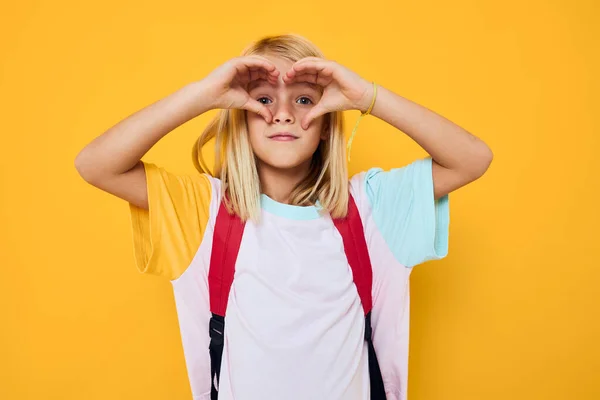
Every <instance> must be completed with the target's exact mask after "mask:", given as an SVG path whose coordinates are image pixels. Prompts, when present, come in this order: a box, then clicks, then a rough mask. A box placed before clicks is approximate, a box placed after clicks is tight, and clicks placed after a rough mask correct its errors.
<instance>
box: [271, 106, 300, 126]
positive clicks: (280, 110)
mask: <svg viewBox="0 0 600 400" xmlns="http://www.w3.org/2000/svg"><path fill="white" fill-rule="evenodd" d="M294 121H295V118H294V114H293V112H292V111H291V110H290V108H289V106H287V105H285V104H279V105H278V106H277V109H276V110H275V113H274V114H273V122H274V123H276V124H283V123H285V124H293V123H294Z"/></svg>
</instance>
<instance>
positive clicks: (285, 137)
mask: <svg viewBox="0 0 600 400" xmlns="http://www.w3.org/2000/svg"><path fill="white" fill-rule="evenodd" d="M269 139H273V140H279V141H289V140H296V139H298V136H296V135H294V134H293V133H291V132H276V133H274V134H272V135H269Z"/></svg>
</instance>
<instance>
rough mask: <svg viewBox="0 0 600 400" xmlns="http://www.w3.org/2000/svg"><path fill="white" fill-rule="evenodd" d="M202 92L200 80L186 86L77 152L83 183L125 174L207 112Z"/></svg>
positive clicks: (119, 124) (77, 165) (76, 164)
mask: <svg viewBox="0 0 600 400" xmlns="http://www.w3.org/2000/svg"><path fill="white" fill-rule="evenodd" d="M204 91H205V89H204V88H203V85H202V82H201V81H200V82H194V83H190V84H188V85H186V86H184V87H183V88H181V89H179V90H177V91H176V92H174V93H172V94H170V95H169V96H167V97H164V98H163V99H161V100H158V101H157V102H155V103H153V104H150V105H148V106H147V107H145V108H143V109H141V110H139V111H137V112H136V113H134V114H132V115H130V116H129V117H127V118H125V119H123V120H122V121H120V122H119V123H117V124H116V125H114V126H113V127H111V128H110V129H108V130H107V131H106V132H104V133H103V134H102V135H100V136H98V137H96V138H95V139H94V140H93V141H91V142H90V143H89V144H88V145H87V146H85V147H84V148H83V149H82V150H81V151H80V152H79V154H78V155H77V158H76V160H75V166H76V168H77V170H78V172H79V173H80V174H81V176H82V177H83V178H84V179H86V180H94V179H102V178H103V177H106V176H110V175H119V174H122V173H124V172H127V171H128V170H130V169H131V168H133V167H134V166H135V165H136V164H137V163H138V162H139V161H140V159H141V158H142V156H143V155H144V154H146V153H147V152H148V150H150V148H152V146H154V145H155V144H156V143H157V142H158V141H159V140H160V139H161V138H163V137H164V136H165V135H167V133H169V132H171V131H172V130H173V129H175V128H176V127H178V126H180V125H182V124H184V123H185V122H187V121H189V120H191V119H193V118H194V117H196V116H198V115H200V114H202V113H204V112H206V111H208V110H209V109H210V105H209V104H208V103H207V102H206V100H202V99H207V98H208V97H209V96H206V95H204V94H203V93H204Z"/></svg>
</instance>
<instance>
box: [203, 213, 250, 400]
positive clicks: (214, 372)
mask: <svg viewBox="0 0 600 400" xmlns="http://www.w3.org/2000/svg"><path fill="white" fill-rule="evenodd" d="M245 225H246V224H245V222H243V221H242V220H241V219H240V218H239V217H238V216H237V215H236V214H229V212H228V211H227V208H226V207H225V204H224V203H223V202H221V205H220V206H219V213H218V214H217V220H216V222H215V230H214V232H213V243H212V252H211V255H210V269H209V271H208V292H209V296H210V311H211V312H212V316H211V318H210V322H209V327H208V330H209V334H210V344H209V353H210V372H211V374H210V375H211V393H210V396H211V397H210V398H211V400H217V398H218V394H219V389H218V386H219V377H220V374H221V360H222V358H223V343H224V333H225V311H226V310H227V300H228V299H229V290H230V289H231V284H232V283H233V275H234V274H235V262H236V260H237V256H238V252H239V250H240V243H241V242H242V235H243V234H244V227H245Z"/></svg>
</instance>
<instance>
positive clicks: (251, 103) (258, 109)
mask: <svg viewBox="0 0 600 400" xmlns="http://www.w3.org/2000/svg"><path fill="white" fill-rule="evenodd" d="M242 108H243V109H245V110H248V111H252V112H254V113H256V114H259V115H260V116H261V117H263V118H264V119H265V121H267V122H268V123H271V120H272V119H273V116H272V115H271V111H270V110H269V109H268V108H267V107H265V106H264V105H262V104H261V103H259V102H258V101H256V100H254V99H249V100H248V101H247V102H246V104H244V107H242Z"/></svg>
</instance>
